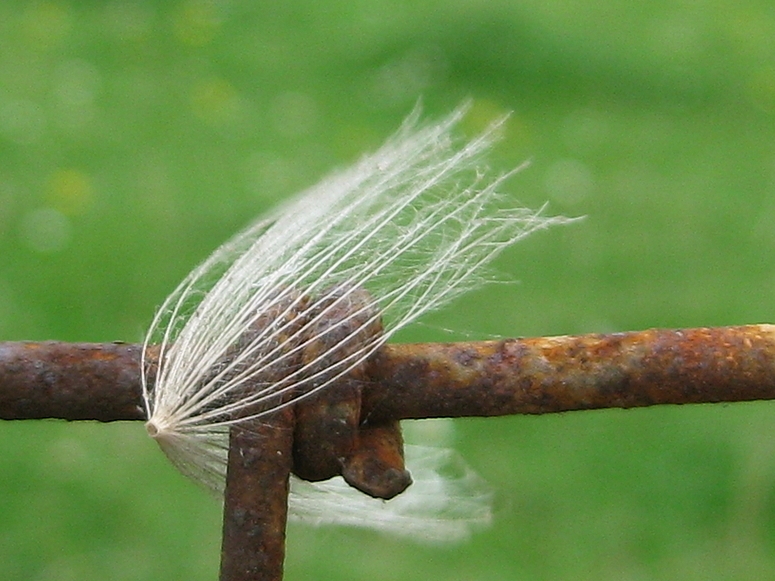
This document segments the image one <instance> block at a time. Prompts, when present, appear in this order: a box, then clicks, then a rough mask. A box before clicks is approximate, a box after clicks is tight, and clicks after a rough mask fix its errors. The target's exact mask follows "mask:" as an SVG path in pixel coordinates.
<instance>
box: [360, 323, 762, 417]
mask: <svg viewBox="0 0 775 581" xmlns="http://www.w3.org/2000/svg"><path fill="white" fill-rule="evenodd" d="M370 376H371V377H372V379H373V380H375V381H376V382H377V383H376V384H375V385H373V386H372V387H371V388H370V389H368V390H364V402H363V410H364V413H365V414H368V415H369V416H370V417H372V418H374V419H375V420H380V419H408V418H431V417H462V416H501V415H510V414H545V413H552V412H563V411H571V410H587V409H599V408H632V407H644V406H652V405H660V404H688V403H715V402H735V401H750V400H764V399H775V325H746V326H740V327H712V328H699V329H684V330H660V329H652V330H648V331H638V332H631V333H612V334H591V335H580V336H564V337H540V338H533V339H506V340H502V341H484V342H479V343H476V342H473V343H448V344H444V343H429V344H424V345H390V346H389V347H388V348H386V349H384V350H382V351H381V352H380V353H379V354H378V355H377V357H376V358H375V360H374V363H373V368H372V370H371V371H370Z"/></svg>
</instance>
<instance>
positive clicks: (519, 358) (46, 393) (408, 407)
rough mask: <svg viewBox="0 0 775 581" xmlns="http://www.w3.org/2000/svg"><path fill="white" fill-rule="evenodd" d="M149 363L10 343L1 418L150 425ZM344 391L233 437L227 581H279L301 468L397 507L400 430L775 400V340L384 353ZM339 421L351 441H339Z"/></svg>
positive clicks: (1, 364)
mask: <svg viewBox="0 0 775 581" xmlns="http://www.w3.org/2000/svg"><path fill="white" fill-rule="evenodd" d="M327 347H330V344H328V343H326V344H322V343H320V344H318V345H314V344H313V345H311V346H310V347H309V349H308V351H307V353H305V354H302V355H301V357H302V358H304V357H306V358H307V359H306V360H307V361H314V360H315V359H316V357H317V353H316V352H315V351H314V349H318V348H322V349H324V350H325V349H326V348H327ZM140 349H141V347H140V346H137V345H122V344H104V345H100V344H66V343H55V342H46V343H0V418H2V419H34V418H46V417H54V418H64V419H68V420H81V419H94V420H100V421H115V420H140V419H145V417H144V412H143V407H142V398H141V380H140V374H141V369H140ZM310 349H311V350H310ZM152 360H153V356H151V361H152ZM270 368H271V366H270ZM287 371H288V368H287V367H286V368H285V369H284V370H282V369H281V370H278V373H279V374H280V375H282V374H283V373H286V372H287ZM313 371H314V370H313ZM345 380H346V381H345V382H344V383H342V386H343V387H342V391H344V392H346V393H341V392H340V393H338V394H337V393H334V394H331V390H333V391H336V389H337V387H336V385H333V386H331V387H330V388H329V389H327V390H326V391H324V392H322V395H321V396H320V399H318V400H317V401H315V400H310V401H309V402H307V403H306V404H304V406H296V411H299V412H300V413H299V418H301V419H302V420H303V421H301V422H300V423H299V425H296V426H295V427H294V422H295V421H296V420H295V410H294V408H285V409H283V410H282V411H281V412H279V413H276V414H274V415H272V416H270V417H269V418H262V419H259V420H249V421H247V422H243V423H240V424H238V425H237V426H236V427H235V428H233V429H232V432H231V435H230V450H229V467H228V477H227V487H226V488H227V491H226V495H225V505H224V541H223V554H222V558H223V562H222V569H221V579H222V581H246V580H248V579H251V580H260V581H278V580H279V579H281V578H282V563H283V556H284V540H285V522H286V517H287V494H288V476H289V474H290V472H291V470H292V468H293V465H294V463H295V464H296V465H297V466H298V467H300V470H299V471H300V472H302V475H303V474H304V473H305V471H310V472H315V471H318V473H317V476H318V477H320V475H321V474H323V473H331V472H338V471H340V470H341V471H342V473H343V475H344V476H345V478H346V480H347V481H348V482H349V483H350V484H351V485H353V486H355V487H356V488H358V489H360V490H362V491H364V492H366V493H367V494H371V495H372V496H377V497H380V498H390V497H391V496H394V495H395V494H399V493H400V492H402V491H403V490H404V489H405V488H406V486H408V485H409V483H410V482H411V479H410V478H409V475H408V473H407V472H406V471H405V469H404V465H403V453H402V445H403V443H402V440H401V433H400V428H399V424H398V420H401V419H409V418H430V417H462V416H500V415H509V414H542V413H552V412H561V411H570V410H584V409H597V408H611V407H618V408H629V407H639V406H651V405H660V404H686V403H714V402H734V401H749V400H767V399H775V326H772V325H748V326H742V327H722V328H701V329H686V330H648V331H641V332H633V333H613V334H607V335H597V334H595V335H582V336H577V337H545V338H533V339H508V340H503V341H486V342H480V343H453V344H416V345H386V346H384V347H382V348H381V349H380V351H379V352H378V353H377V354H376V355H375V356H374V357H373V358H372V360H371V361H370V362H369V364H368V366H366V367H365V368H359V369H357V370H356V371H355V372H354V374H353V375H351V376H350V377H348V378H345ZM246 389H249V386H246ZM326 394H328V395H329V396H332V395H333V397H332V398H331V399H327V398H326ZM358 401H360V409H358V408H359V406H358V405H357V402H358ZM246 411H247V410H246ZM329 415H330V416H331V417H329ZM331 418H334V419H335V420H336V421H337V422H338V423H339V424H342V425H344V426H345V429H344V431H343V432H342V433H341V434H340V433H337V432H334V433H333V436H331V434H330V432H329V430H328V428H327V426H330V423H329V422H330V420H331ZM356 418H357V421H356ZM356 424H357V425H356ZM294 430H295V432H294ZM326 434H328V435H326ZM295 438H298V444H297V445H296V448H295V449H294V440H295ZM316 443H318V444H320V443H323V444H324V445H321V446H315V444H316ZM302 467H303V468H302Z"/></svg>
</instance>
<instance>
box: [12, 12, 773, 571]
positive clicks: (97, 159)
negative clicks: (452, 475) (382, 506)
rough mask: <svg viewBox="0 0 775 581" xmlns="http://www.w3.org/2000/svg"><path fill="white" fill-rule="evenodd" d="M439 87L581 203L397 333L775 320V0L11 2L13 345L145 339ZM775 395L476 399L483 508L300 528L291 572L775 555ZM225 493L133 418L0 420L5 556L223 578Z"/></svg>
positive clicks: (532, 173)
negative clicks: (407, 526)
mask: <svg viewBox="0 0 775 581" xmlns="http://www.w3.org/2000/svg"><path fill="white" fill-rule="evenodd" d="M419 98H422V101H423V103H424V108H425V111H426V113H427V116H428V117H438V116H440V115H443V114H444V113H446V112H448V111H449V110H451V109H452V108H453V107H455V106H456V105H457V104H459V103H460V102H461V101H462V100H463V99H466V98H472V99H473V102H474V105H473V110H472V112H471V114H470V115H469V117H468V118H467V120H466V123H465V127H464V129H465V130H467V131H471V132H473V131H476V130H477V129H480V128H481V127H483V126H484V125H485V124H486V123H487V122H488V121H490V120H492V119H494V118H495V117H497V116H498V115H501V114H503V113H505V112H509V111H511V112H512V115H511V118H510V120H509V123H508V127H507V129H506V131H505V139H504V140H503V141H502V142H501V143H500V144H499V146H498V148H497V150H496V151H495V152H494V154H493V156H492V166H493V167H494V168H495V169H496V170H506V169H509V168H511V167H514V166H516V165H517V164H519V163H521V162H522V161H523V160H525V159H527V158H530V159H531V160H532V166H531V167H530V168H529V169H528V170H526V171H524V172H522V173H520V174H518V175H517V176H515V177H514V178H512V179H511V180H510V181H509V183H508V191H509V193H510V194H511V195H513V199H514V201H515V203H517V202H519V203H523V204H526V205H531V206H537V205H540V204H541V203H543V202H544V201H546V200H548V201H549V202H550V211H551V212H553V213H562V214H566V215H574V216H575V215H585V216H586V219H585V220H584V221H582V222H579V223H576V224H573V225H571V226H566V227H563V228H559V229H555V230H552V231H549V232H544V233H541V234H538V235H536V236H534V237H532V238H530V239H529V240H527V241H525V242H524V243H520V244H519V245H518V246H517V247H515V248H513V249H512V250H510V251H509V252H507V253H506V254H505V255H504V256H503V257H502V258H501V259H500V260H499V261H498V263H497V265H496V266H497V269H498V270H499V271H500V272H502V273H504V275H505V276H508V277H511V278H513V279H516V280H518V281H519V284H517V285H494V286H490V287H487V288H484V289H482V290H481V291H478V292H475V293H473V294H471V295H469V296H467V297H464V298H463V299H461V300H459V301H458V302H457V303H455V304H454V305H452V306H451V307H450V308H448V309H446V310H445V311H443V312H440V313H437V314H434V315H433V316H431V317H429V318H428V319H426V320H425V322H424V324H421V325H417V326H415V327H414V328H413V329H412V330H411V331H409V332H406V333H404V334H403V335H402V336H401V340H405V341H412V340H436V341H448V340H456V339H476V338H484V339H486V338H492V337H498V336H514V335H548V334H565V333H582V332H601V331H614V330H630V329H640V328H646V327H653V326H669V327H682V326H684V327H685V326H701V325H727V324H742V323H755V322H765V321H773V320H775V308H774V307H773V299H774V298H775V196H773V189H774V188H775V140H773V136H774V135H775V127H774V126H773V121H774V120H775V9H773V5H772V3H771V2H765V1H760V2H755V1H743V2H732V1H731V0H718V1H715V2H712V1H706V2H651V3H643V2H641V3H628V2H622V1H615V0H599V1H598V2H594V3H593V2H580V1H572V0H566V1H546V0H540V1H538V0H525V1H523V2H519V3H515V2H508V1H504V0H501V1H496V0H492V1H482V0H477V1H473V0H445V1H443V2H441V1H431V0H421V1H419V2H416V1H414V2H409V1H401V2H397V1H393V2H387V1H383V0H371V1H362V2H357V1H356V2H344V1H331V2H253V1H250V0H231V1H228V0H224V1H211V2H200V1H181V2H155V3H154V2H147V1H142V0H138V1H113V2H99V1H93V2H70V3H68V2H58V1H51V2H18V1H9V2H3V3H2V4H0V340H21V339H35V340H43V339H60V340H67V341H111V340H124V341H138V340H140V339H141V337H142V335H143V330H144V328H145V327H146V325H147V324H148V323H149V321H150V318H151V316H152V314H153V312H154V308H155V307H156V306H157V305H159V304H160V302H161V301H162V300H163V298H164V297H165V295H166V294H167V293H168V292H170V291H171V290H172V289H173V288H174V286H175V284H176V283H177V282H178V281H179V279H180V278H181V277H183V276H184V275H185V274H186V273H187V272H188V271H189V270H190V269H191V268H192V267H193V266H194V265H195V264H197V262H198V261H200V260H202V259H203V258H204V257H205V256H206V255H207V254H208V253H209V252H210V251H212V250H213V249H214V248H215V247H217V245H218V244H220V243H221V242H222V241H224V240H225V239H227V238H228V237H229V236H230V235H232V234H233V233H234V232H236V231H237V230H238V229H239V228H241V227H242V226H244V225H245V224H247V223H248V222H250V221H251V220H252V219H253V218H254V216H256V215H257V214H259V213H260V212H261V211H262V210H264V209H266V208H268V207H270V206H271V205H272V204H273V203H275V202H277V201H279V200H282V199H283V198H284V197H286V196H288V195H291V194H292V193H294V192H295V191H297V190H299V189H300V188H303V187H304V186H307V185H310V184H312V183H314V182H315V181H316V180H317V179H318V178H320V177H321V176H322V175H324V174H325V173H326V172H328V171H329V170H331V169H333V168H336V167H341V166H343V165H345V164H347V163H349V162H351V161H352V160H354V159H356V158H357V157H358V156H359V155H360V154H361V153H362V152H364V151H368V150H370V149H374V148H375V147H377V146H378V145H379V144H380V143H381V141H382V140H383V139H384V138H386V137H387V136H388V135H389V134H390V133H391V132H392V131H393V130H394V129H395V128H396V127H397V126H398V124H399V123H400V122H401V120H402V119H403V118H404V116H405V115H406V114H407V113H409V111H410V110H411V109H412V107H413V106H414V104H415V103H416V102H417V100H418V99H419ZM774 418H775V409H773V407H772V405H771V404H767V403H762V404H742V405H727V406H706V407H692V408H688V407H687V408H663V409H647V410H632V411H626V412H625V411H616V410H613V411H604V412H591V413H576V414H565V415H561V416H551V417H550V416H546V417H511V418H500V419H490V420H479V419H477V420H465V421H462V420H461V421H457V422H456V423H455V432H454V438H453V441H452V442H451V444H452V445H454V446H455V447H456V448H458V449H459V450H460V451H461V452H462V453H463V455H464V456H465V457H466V458H467V460H468V461H469V462H470V463H471V464H472V465H473V466H475V468H476V469H477V471H478V472H479V473H480V474H482V475H483V476H484V477H485V478H486V479H487V480H488V481H489V482H490V483H491V484H492V486H493V488H494V490H495V491H496V493H497V501H496V523H495V526H494V527H493V528H492V529H490V530H488V531H485V532H483V533H481V534H479V535H477V536H476V537H475V538H474V539H473V540H472V541H471V542H469V543H466V544H463V545H462V546H457V547H452V548H442V549H431V548H427V547H422V546H417V545H414V544H412V543H409V542H406V541H400V540H395V539H391V538H386V537H383V536H380V535H377V534H374V533H369V532H363V531H357V530H349V529H339V528H327V529H309V528H304V527H300V526H292V527H291V528H290V530H289V541H288V558H287V566H286V570H287V575H286V578H287V579H288V580H290V581H292V580H300V579H338V580H350V579H351V580H362V579H370V580H378V579H385V580H387V579H391V580H392V579H404V580H432V579H461V580H465V579H487V580H506V579H509V580H511V579H527V580H543V579H547V580H549V579H551V580H557V579H567V580H584V579H590V580H592V579H595V580H602V579H611V580H614V579H615V580H617V581H620V580H646V579H664V580H673V579H698V580H699V579H702V580H715V579H736V580H740V579H751V580H754V579H756V580H760V579H766V578H770V579H772V578H775V440H774V439H773V437H772V436H773V432H775V429H773V419H774ZM219 513H220V507H219V505H218V502H217V501H216V500H214V499H212V498H210V497H209V496H208V494H207V493H205V492H203V491H201V490H199V489H198V488H197V487H196V486H194V485H192V484H190V483H189V482H187V481H185V480H184V479H183V477H181V476H179V475H178V474H177V473H176V472H175V471H174V470H173V469H172V467H171V466H170V465H169V464H168V463H167V462H166V460H165V459H164V458H163V456H162V454H161V453H160V452H159V451H158V450H157V449H156V447H155V445H154V444H153V443H152V442H151V441H150V439H149V438H147V437H146V436H145V433H144V430H143V427H142V425H140V424H132V425H128V424H125V425H91V424H72V425H67V424H65V423H61V422H53V421H52V422H17V423H10V422H6V423H2V424H0V578H2V579H9V580H10V579H13V580H15V579H24V580H51V581H54V580H56V581H60V580H61V581H65V580H68V581H69V580H89V579H94V580H97V579H100V580H104V579H110V580H140V579H154V580H173V579H187V580H200V579H201V580H210V581H212V580H214V579H216V578H217V571H218V558H219V542H220V541H219V537H220V514H219Z"/></svg>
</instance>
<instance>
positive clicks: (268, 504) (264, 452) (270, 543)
mask: <svg viewBox="0 0 775 581" xmlns="http://www.w3.org/2000/svg"><path fill="white" fill-rule="evenodd" d="M292 464H293V410H292V409H291V408H286V409H284V410H282V411H280V412H278V413H276V414H273V415H272V416H271V417H269V418H262V419H259V420H251V421H248V422H245V423H241V424H237V425H236V426H235V427H233V428H232V429H231V432H230V434H229V463H228V470H227V473H226V474H227V476H226V490H225V493H224V502H223V542H222V545H221V575H220V579H221V581H280V579H282V577H283V562H284V559H285V524H286V521H287V517H288V479H289V477H290V474H291V468H292Z"/></svg>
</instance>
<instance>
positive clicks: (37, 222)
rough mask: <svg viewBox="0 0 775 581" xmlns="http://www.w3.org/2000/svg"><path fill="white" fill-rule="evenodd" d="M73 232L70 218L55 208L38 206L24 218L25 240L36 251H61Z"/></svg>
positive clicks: (22, 227) (22, 224)
mask: <svg viewBox="0 0 775 581" xmlns="http://www.w3.org/2000/svg"><path fill="white" fill-rule="evenodd" d="M71 232H72V227H71V225H70V220H68V219H67V216H65V215H64V214H63V213H62V212H60V211H59V210H56V209H54V208H48V207H47V208H38V209H37V210H32V211H31V212H29V213H27V214H26V215H25V216H24V217H23V218H22V223H21V235H22V239H23V242H24V243H25V244H26V245H27V247H28V248H30V249H31V250H34V251H35V252H40V253H43V254H48V253H53V252H59V251H60V250H62V249H64V248H65V247H66V246H67V244H68V243H69V242H70V237H71Z"/></svg>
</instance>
